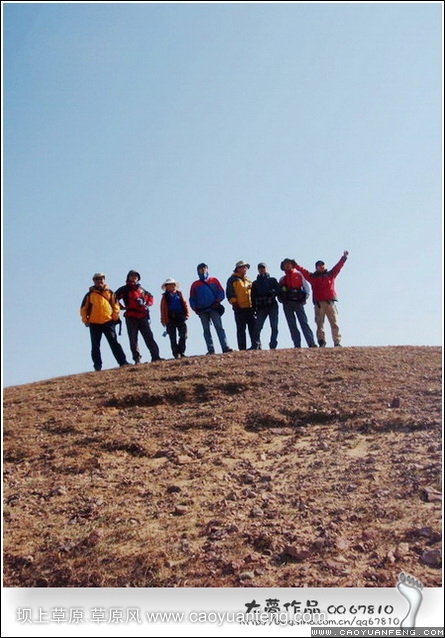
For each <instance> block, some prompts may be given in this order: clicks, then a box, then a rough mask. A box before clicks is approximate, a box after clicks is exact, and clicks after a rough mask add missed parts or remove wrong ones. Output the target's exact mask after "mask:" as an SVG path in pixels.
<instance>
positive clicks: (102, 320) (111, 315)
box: [80, 272, 129, 372]
mask: <svg viewBox="0 0 445 638" xmlns="http://www.w3.org/2000/svg"><path fill="white" fill-rule="evenodd" d="M93 283H94V285H93V286H91V287H90V289H89V291H88V292H87V294H86V295H85V296H84V298H83V300H82V303H81V306H80V316H81V318H82V321H83V323H84V325H85V326H86V327H87V328H89V329H90V337H91V358H92V359H93V365H94V369H95V370H96V372H99V370H102V357H101V353H100V342H101V339H102V335H105V338H106V339H107V341H108V343H109V345H110V348H111V352H112V353H113V355H114V358H115V359H116V361H117V362H118V364H119V365H120V366H121V367H122V366H128V365H129V363H128V361H127V357H126V356H125V352H124V351H123V349H122V346H121V344H120V343H119V342H118V340H117V335H116V323H117V322H118V321H119V313H120V306H119V303H118V302H117V300H116V297H115V294H114V292H113V291H112V290H110V289H109V288H108V286H107V284H106V283H105V275H104V274H103V273H100V272H99V273H96V274H95V275H93Z"/></svg>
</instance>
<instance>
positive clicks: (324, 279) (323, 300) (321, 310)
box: [296, 250, 349, 348]
mask: <svg viewBox="0 0 445 638" xmlns="http://www.w3.org/2000/svg"><path fill="white" fill-rule="evenodd" d="M348 255H349V252H348V251H347V250H345V251H344V253H343V256H342V257H341V258H340V259H339V261H338V262H337V263H336V264H335V266H334V267H333V268H331V270H327V268H326V266H325V263H324V261H322V260H319V261H316V262H315V272H312V273H311V272H309V271H308V270H306V268H303V267H302V266H299V265H298V264H296V268H297V269H298V270H299V271H300V272H301V273H302V275H303V276H304V277H305V278H306V279H307V281H309V283H310V284H311V286H312V301H313V302H314V310H315V323H316V325H317V339H318V345H319V346H320V348H324V347H325V346H326V336H325V331H324V319H325V317H327V318H328V321H329V324H330V326H331V333H332V339H333V341H334V346H341V343H340V341H341V334H340V328H339V327H338V323H337V316H338V311H337V308H336V306H335V302H336V301H337V293H336V292H335V278H336V277H337V275H338V273H339V272H340V270H341V269H342V268H343V266H344V265H345V262H346V260H347V258H348Z"/></svg>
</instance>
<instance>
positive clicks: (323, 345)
mask: <svg viewBox="0 0 445 638" xmlns="http://www.w3.org/2000/svg"><path fill="white" fill-rule="evenodd" d="M318 345H319V346H320V348H326V341H324V340H323V339H319V340H318Z"/></svg>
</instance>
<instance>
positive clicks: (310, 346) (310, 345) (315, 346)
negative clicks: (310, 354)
mask: <svg viewBox="0 0 445 638" xmlns="http://www.w3.org/2000/svg"><path fill="white" fill-rule="evenodd" d="M317 347H318V346H317V344H316V343H310V344H309V348H317Z"/></svg>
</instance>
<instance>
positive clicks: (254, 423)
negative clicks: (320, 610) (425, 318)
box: [4, 346, 442, 587]
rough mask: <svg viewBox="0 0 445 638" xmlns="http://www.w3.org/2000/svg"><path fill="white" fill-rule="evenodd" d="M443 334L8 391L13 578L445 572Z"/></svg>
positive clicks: (348, 581) (7, 566) (115, 372)
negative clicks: (438, 343) (436, 339)
mask: <svg viewBox="0 0 445 638" xmlns="http://www.w3.org/2000/svg"><path fill="white" fill-rule="evenodd" d="M441 366H442V350H441V348H440V347H411V346H400V347H399V346H394V347H381V348H376V347H374V348H335V349H334V348H325V349H315V348H314V349H308V348H302V349H301V350H295V349H283V350H275V351H268V350H267V351H247V352H233V353H229V354H224V355H214V356H210V357H209V356H201V357H198V356H197V357H189V358H186V359H182V360H168V361H161V362H157V363H148V364H143V365H139V366H131V367H127V368H117V369H112V370H107V371H103V372H100V373H94V372H91V373H85V374H79V375H72V376H67V377H61V378H54V379H49V380H47V381H43V382H38V383H33V384H29V385H24V386H15V387H10V388H6V389H5V391H4V586H5V587H126V586H130V587H243V586H246V587H291V586H292V587H304V586H308V587H394V584H395V582H396V581H397V577H398V575H399V573H400V572H401V571H404V572H405V573H409V574H412V575H413V576H415V577H416V578H417V579H419V580H420V581H422V583H423V584H424V586H428V587H440V586H441V566H442V555H441V539H442V531H441V522H442V518H441V516H442V501H441V498H442V497H441V485H442V479H441V467H442V458H441V417H442V414H441V405H442V400H441V397H442V378H441V371H442V369H441Z"/></svg>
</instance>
